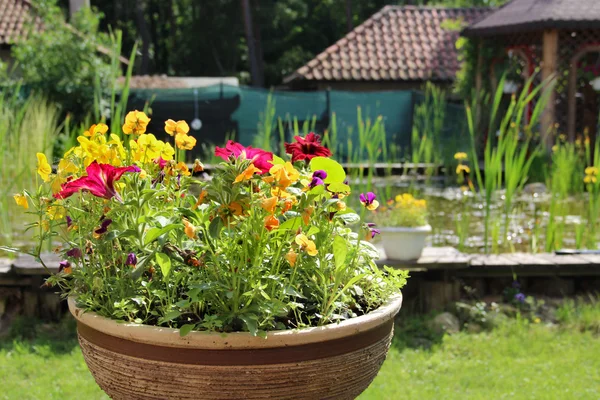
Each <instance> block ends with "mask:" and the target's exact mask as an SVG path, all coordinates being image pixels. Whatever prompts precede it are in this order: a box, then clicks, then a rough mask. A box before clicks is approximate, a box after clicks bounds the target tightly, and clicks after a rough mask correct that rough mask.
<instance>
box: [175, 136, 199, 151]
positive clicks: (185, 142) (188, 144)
mask: <svg viewBox="0 0 600 400" xmlns="http://www.w3.org/2000/svg"><path fill="white" fill-rule="evenodd" d="M175 145H176V146H177V148H178V149H181V150H191V149H193V148H194V146H195V145H196V138H195V137H193V136H189V135H186V134H183V133H178V134H177V135H175Z"/></svg>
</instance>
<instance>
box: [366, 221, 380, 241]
mask: <svg viewBox="0 0 600 400" xmlns="http://www.w3.org/2000/svg"><path fill="white" fill-rule="evenodd" d="M375 226H376V225H375V224H374V223H372V222H367V229H368V230H369V232H370V233H371V239H373V238H374V237H375V236H377V235H379V234H380V233H381V231H380V230H379V229H375Z"/></svg>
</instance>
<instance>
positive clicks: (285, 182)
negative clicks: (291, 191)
mask: <svg viewBox="0 0 600 400" xmlns="http://www.w3.org/2000/svg"><path fill="white" fill-rule="evenodd" d="M269 173H270V174H271V175H272V176H273V177H274V178H275V181H276V182H277V186H279V187H280V188H282V189H285V188H287V187H288V186H290V185H291V184H292V183H294V182H296V181H297V180H298V179H300V172H298V170H296V168H294V166H293V165H292V163H291V162H289V161H287V162H286V163H285V164H276V165H274V166H273V167H271V169H270V170H269Z"/></svg>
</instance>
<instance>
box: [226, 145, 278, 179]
mask: <svg viewBox="0 0 600 400" xmlns="http://www.w3.org/2000/svg"><path fill="white" fill-rule="evenodd" d="M242 155H243V156H244V157H245V158H246V159H248V160H251V161H252V164H254V166H255V167H256V168H258V169H260V171H261V174H264V173H265V172H269V170H270V169H271V167H273V162H272V161H273V153H270V152H268V151H265V150H263V149H256V148H254V147H252V146H248V147H244V146H242V145H241V144H239V143H236V142H234V141H233V140H228V141H227V144H225V147H224V148H222V147H219V146H217V147H216V148H215V156H217V157H221V158H222V159H223V160H225V161H229V159H230V158H231V157H235V158H238V157H240V156H242Z"/></svg>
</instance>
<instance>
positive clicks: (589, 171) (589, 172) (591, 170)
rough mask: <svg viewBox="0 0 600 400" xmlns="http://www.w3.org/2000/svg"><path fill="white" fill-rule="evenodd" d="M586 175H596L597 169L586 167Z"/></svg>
mask: <svg viewBox="0 0 600 400" xmlns="http://www.w3.org/2000/svg"><path fill="white" fill-rule="evenodd" d="M585 174H586V175H598V168H596V167H587V168H586V169H585Z"/></svg>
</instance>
